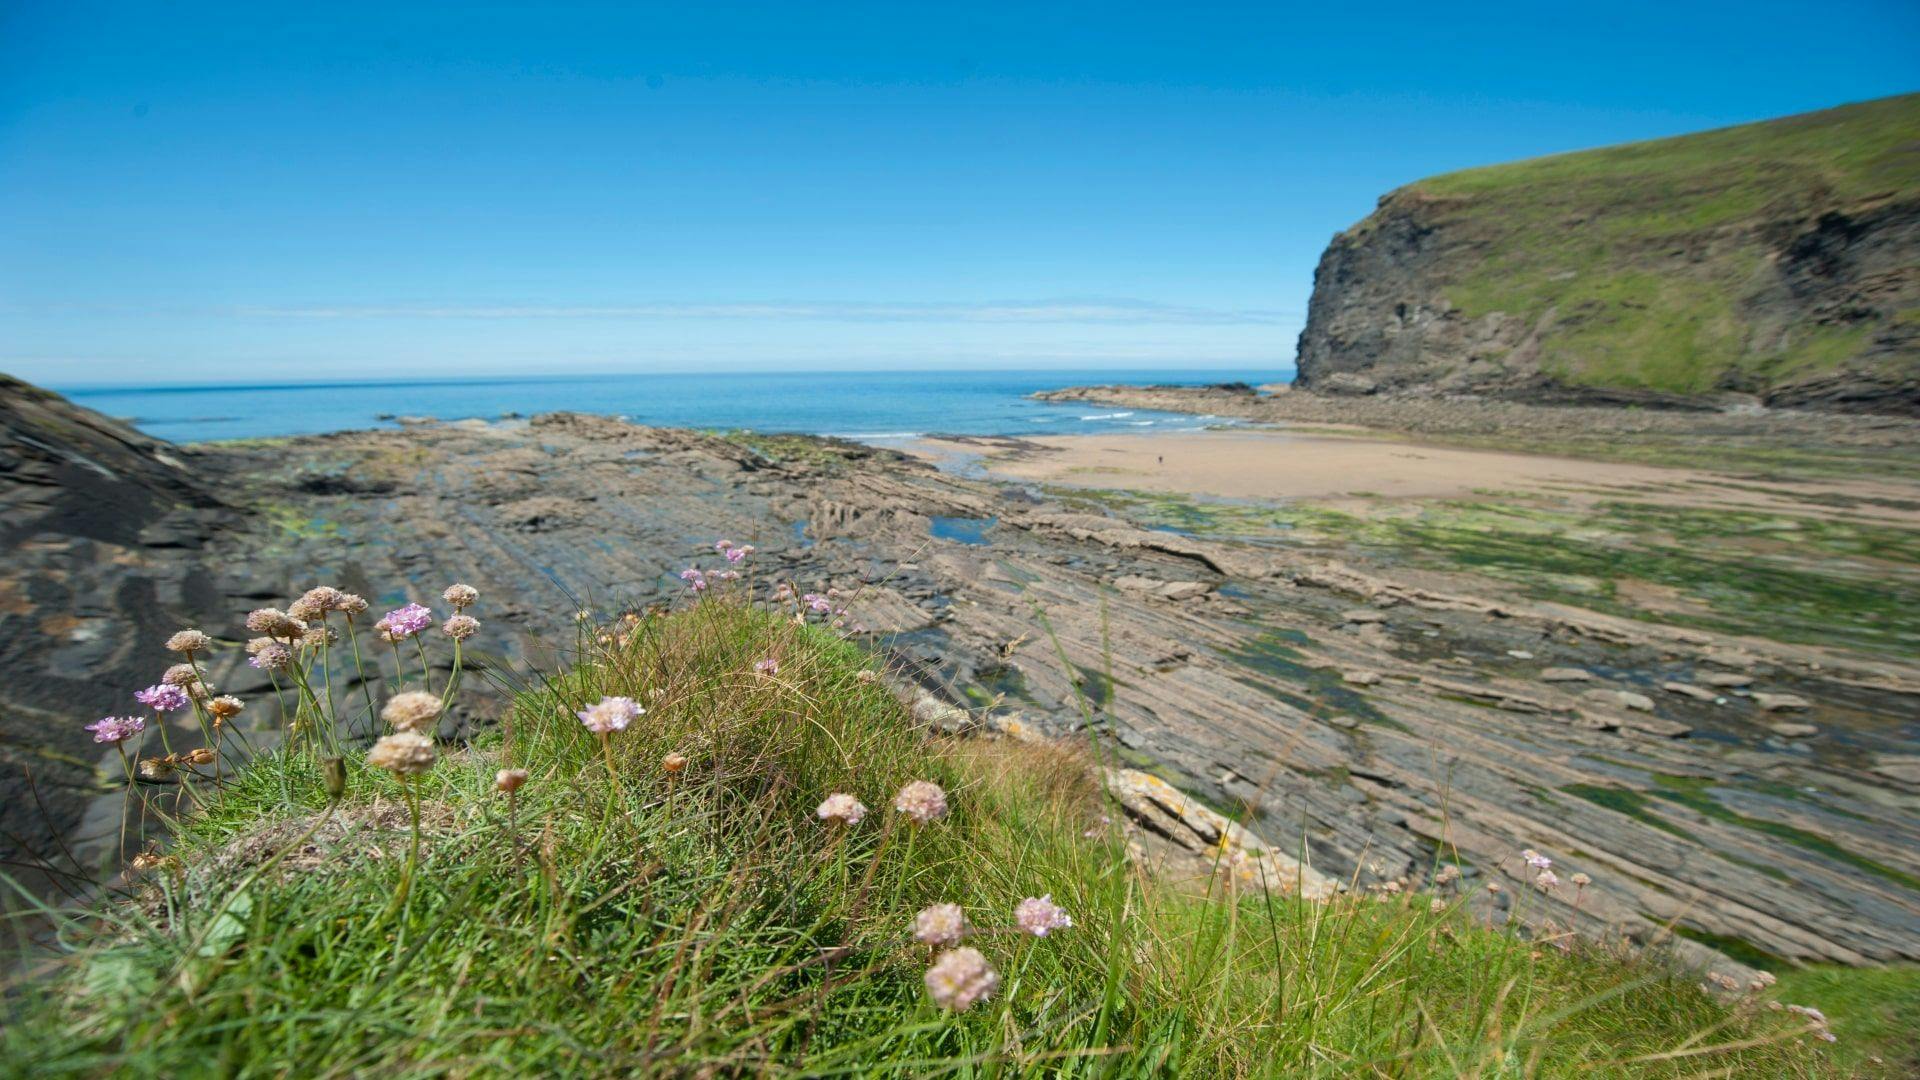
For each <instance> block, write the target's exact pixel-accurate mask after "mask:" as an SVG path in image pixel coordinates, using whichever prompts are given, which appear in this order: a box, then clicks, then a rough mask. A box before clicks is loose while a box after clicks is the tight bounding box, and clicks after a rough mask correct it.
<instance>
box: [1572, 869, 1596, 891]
mask: <svg viewBox="0 0 1920 1080" xmlns="http://www.w3.org/2000/svg"><path fill="white" fill-rule="evenodd" d="M1567 880H1568V881H1571V882H1573V883H1574V884H1575V885H1576V886H1578V887H1580V888H1582V889H1584V888H1586V887H1587V886H1589V885H1591V884H1593V879H1592V878H1590V877H1588V876H1587V875H1586V874H1584V873H1579V872H1575V873H1574V875H1573V876H1572V877H1570V878H1568V879H1567Z"/></svg>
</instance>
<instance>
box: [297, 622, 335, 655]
mask: <svg viewBox="0 0 1920 1080" xmlns="http://www.w3.org/2000/svg"><path fill="white" fill-rule="evenodd" d="M339 640H340V635H339V634H338V633H337V632H335V631H334V629H333V627H331V626H310V627H308V628H307V630H306V632H305V633H303V634H301V635H300V647H301V648H302V649H321V648H326V647H328V646H330V645H332V644H334V643H335V642H337V641H339Z"/></svg>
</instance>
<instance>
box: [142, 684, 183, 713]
mask: <svg viewBox="0 0 1920 1080" xmlns="http://www.w3.org/2000/svg"><path fill="white" fill-rule="evenodd" d="M133 699H134V700H135V701H138V702H139V703H140V704H142V705H145V706H146V707H147V708H149V709H152V710H153V711H154V712H173V711H174V710H176V709H184V708H186V707H187V706H188V705H189V704H191V702H192V699H191V698H189V697H187V692H186V691H185V690H183V689H181V688H180V687H178V686H174V685H172V684H171V683H161V684H160V685H158V686H149V687H147V688H146V689H145V690H136V691H134V694H133Z"/></svg>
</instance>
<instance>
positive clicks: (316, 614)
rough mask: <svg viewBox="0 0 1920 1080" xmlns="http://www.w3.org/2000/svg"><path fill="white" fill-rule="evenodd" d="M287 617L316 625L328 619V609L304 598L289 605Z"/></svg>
mask: <svg viewBox="0 0 1920 1080" xmlns="http://www.w3.org/2000/svg"><path fill="white" fill-rule="evenodd" d="M287 616H288V617H289V618H292V619H296V620H298V621H300V622H303V623H315V622H319V621H320V620H321V619H324V618H326V617H327V609H326V608H325V607H323V606H322V605H320V604H318V603H315V602H314V601H312V600H309V599H307V598H306V597H304V596H302V597H301V598H300V599H298V600H295V601H294V602H293V603H291V604H288V605H287Z"/></svg>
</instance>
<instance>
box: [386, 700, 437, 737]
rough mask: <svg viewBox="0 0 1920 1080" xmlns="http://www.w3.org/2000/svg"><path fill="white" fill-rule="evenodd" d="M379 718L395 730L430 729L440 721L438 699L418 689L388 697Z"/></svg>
mask: <svg viewBox="0 0 1920 1080" xmlns="http://www.w3.org/2000/svg"><path fill="white" fill-rule="evenodd" d="M380 719H382V720H384V721H386V723H387V726H388V727H390V728H392V729H394V730H395V731H420V732H425V731H432V730H433V728H434V727H435V726H436V725H438V724H439V722H440V699H439V698H438V697H435V696H434V695H432V694H429V693H425V692H424V691H420V690H409V691H407V692H406V693H404V694H395V695H393V697H392V698H389V699H388V701H387V704H386V706H385V707H384V708H382V709H381V710H380Z"/></svg>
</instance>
